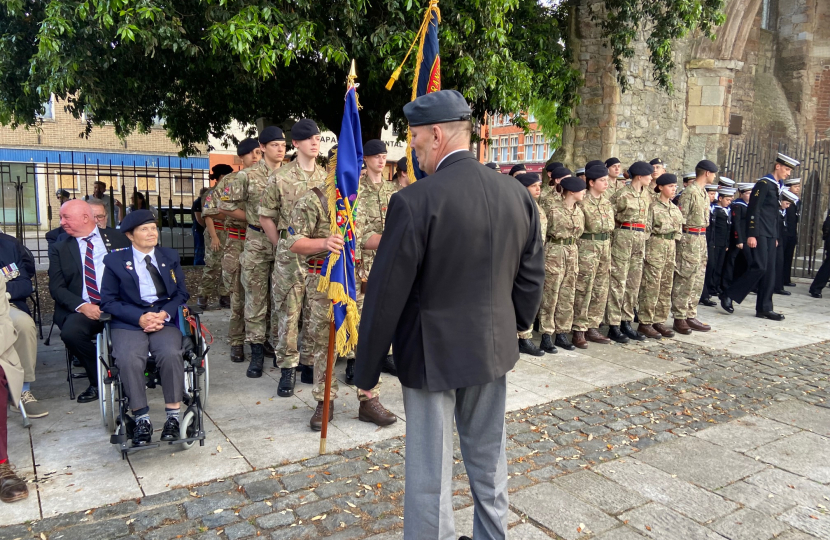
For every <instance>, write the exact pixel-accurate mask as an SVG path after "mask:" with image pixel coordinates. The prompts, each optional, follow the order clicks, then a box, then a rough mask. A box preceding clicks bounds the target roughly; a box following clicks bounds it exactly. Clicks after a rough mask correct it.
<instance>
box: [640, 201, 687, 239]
mask: <svg viewBox="0 0 830 540" xmlns="http://www.w3.org/2000/svg"><path fill="white" fill-rule="evenodd" d="M682 229H683V214H681V213H680V209H679V208H677V207H676V206H675V205H673V204H672V203H671V201H669V202H667V203H664V202H663V201H661V200H660V199H657V200H656V201H654V202H653V203H651V206H649V207H648V222H647V223H646V231H647V232H650V233H652V234H669V233H679V232H681V231H682Z"/></svg>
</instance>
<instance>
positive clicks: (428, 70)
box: [386, 0, 441, 181]
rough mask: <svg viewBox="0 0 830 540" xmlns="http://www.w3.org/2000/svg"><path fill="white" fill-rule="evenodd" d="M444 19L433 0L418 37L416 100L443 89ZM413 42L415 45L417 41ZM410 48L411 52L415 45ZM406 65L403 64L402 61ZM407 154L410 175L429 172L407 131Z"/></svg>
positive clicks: (414, 81)
mask: <svg viewBox="0 0 830 540" xmlns="http://www.w3.org/2000/svg"><path fill="white" fill-rule="evenodd" d="M440 22H441V11H440V10H439V9H438V0H430V2H429V7H428V8H427V11H426V13H425V14H424V20H423V22H421V28H420V29H419V30H418V35H417V36H416V37H415V39H416V40H419V43H418V55H417V57H416V58H417V61H416V62H417V63H416V65H415V79H414V80H413V81H412V99H413V100H414V99H415V98H417V97H418V96H423V95H424V94H429V93H430V92H437V91H439V90H441V56H440V55H439V54H438V23H440ZM412 45H413V46H414V45H415V42H414V41H413V43H412ZM409 50H410V52H411V51H412V47H410V49H409ZM407 58H409V53H407V54H406V58H404V60H403V63H406V59H407ZM402 66H403V64H401V67H402ZM401 67H399V68H398V69H396V70H395V73H394V74H392V78H391V79H389V82H388V83H387V84H386V89H387V90H391V89H392V85H393V84H394V83H395V81H396V80H397V79H398V76H400V73H401ZM406 156H407V158H408V159H407V164H408V167H407V168H408V172H409V178H412V179H413V181H414V180H419V179H421V178H423V177H424V176H426V173H424V171H422V170H421V169H420V168H419V167H418V160H417V158H416V157H415V152H413V151H412V136H411V134H409V132H407V137H406Z"/></svg>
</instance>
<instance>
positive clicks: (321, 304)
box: [303, 274, 381, 401]
mask: <svg viewBox="0 0 830 540" xmlns="http://www.w3.org/2000/svg"><path fill="white" fill-rule="evenodd" d="M319 279H320V278H319V276H318V275H317V274H308V275H307V277H306V279H305V287H306V295H305V305H304V306H303V351H305V350H306V349H307V350H308V351H309V353H310V357H311V361H312V362H313V364H314V388H313V389H312V390H311V395H312V396H313V397H314V400H315V401H323V400H324V399H325V396H326V363H327V360H328V352H329V331H330V328H331V322H330V319H329V306H330V305H331V301H330V300H329V298H328V296H326V294H325V293H321V292H320V291H318V290H317V284H318V283H319ZM380 385H381V383H380V381H378V384H377V386H375V387H374V388H373V389H372V396H373V397H377V396H379V395H380ZM338 388H339V384H338V382H337V377H335V376H334V375H332V378H331V391H330V392H329V395H330V399H336V398H337V390H338ZM357 397H358V400H360V401H366V400H367V399H368V398H367V397H366V396H364V395H363V394H361V393H360V392H358V393H357Z"/></svg>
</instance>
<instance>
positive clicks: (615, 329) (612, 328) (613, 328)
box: [608, 324, 630, 343]
mask: <svg viewBox="0 0 830 540" xmlns="http://www.w3.org/2000/svg"><path fill="white" fill-rule="evenodd" d="M608 338H609V339H613V340H614V341H616V342H617V343H628V342H629V341H630V340H629V339H628V336H626V335H625V334H623V333H622V332H620V327H619V325H617V324H611V325H609V326H608Z"/></svg>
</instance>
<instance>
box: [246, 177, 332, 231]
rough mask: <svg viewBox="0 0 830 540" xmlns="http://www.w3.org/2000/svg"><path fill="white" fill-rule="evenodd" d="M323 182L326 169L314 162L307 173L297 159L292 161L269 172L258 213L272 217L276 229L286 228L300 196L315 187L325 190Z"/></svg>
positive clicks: (324, 181)
mask: <svg viewBox="0 0 830 540" xmlns="http://www.w3.org/2000/svg"><path fill="white" fill-rule="evenodd" d="M325 184H326V169H324V168H323V167H320V166H319V165H317V164H316V163H315V165H314V172H312V173H311V174H309V173H308V172H306V171H304V170H303V169H302V168H301V167H300V162H299V161H292V162H291V163H289V164H288V165H286V166H285V167H280V168H279V169H277V170H275V171H272V172H271V176H270V177H269V178H268V185H267V186H266V187H265V189H264V190H263V191H262V197H261V198H260V201H259V215H261V216H266V217H270V218H271V219H273V220H274V223H276V224H277V230H279V231H282V230H286V229H288V225H289V223H290V221H289V220H290V219H291V211H292V210H293V209H294V205H295V204H296V203H297V201H298V200H299V199H300V197H302V196H303V194H305V193H306V192H307V191H309V190H310V189H312V188H315V187H316V188H320V189H322V190H324V191H325V187H324V186H325Z"/></svg>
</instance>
